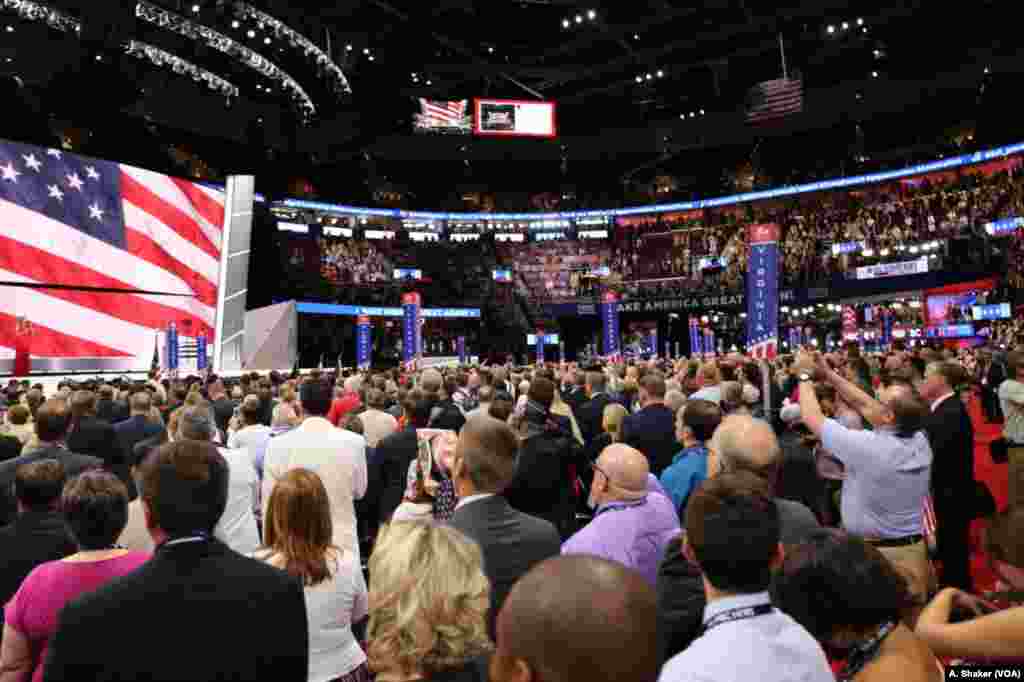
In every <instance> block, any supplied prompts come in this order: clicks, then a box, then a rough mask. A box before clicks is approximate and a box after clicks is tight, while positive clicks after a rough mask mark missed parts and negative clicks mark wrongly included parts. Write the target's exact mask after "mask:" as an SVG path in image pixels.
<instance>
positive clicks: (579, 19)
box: [576, 14, 583, 24]
mask: <svg viewBox="0 0 1024 682" xmlns="http://www.w3.org/2000/svg"><path fill="white" fill-rule="evenodd" d="M576 23H577V24H582V23H583V15H582V14H577V15H576Z"/></svg>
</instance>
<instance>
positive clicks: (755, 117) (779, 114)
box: [747, 78, 804, 123]
mask: <svg viewBox="0 0 1024 682" xmlns="http://www.w3.org/2000/svg"><path fill="white" fill-rule="evenodd" d="M803 108H804V95H803V83H802V82H801V81H799V80H796V79H792V78H779V79H776V80H770V81H764V82H763V83H758V84H757V85H755V86H754V87H753V88H751V89H750V92H749V93H748V95H747V122H749V123H769V122H771V121H776V120H778V119H780V118H783V117H785V116H789V115H790V114H795V113H798V112H800V111H802V110H803Z"/></svg>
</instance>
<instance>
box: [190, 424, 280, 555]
mask: <svg viewBox="0 0 1024 682" xmlns="http://www.w3.org/2000/svg"><path fill="white" fill-rule="evenodd" d="M216 435H217V425H216V424H215V423H214V418H213V412H212V410H211V409H210V407H209V406H208V405H205V404H203V405H195V406H187V407H183V408H182V410H181V413H180V414H179V416H178V433H177V434H176V435H175V436H174V440H176V441H179V440H200V441H207V442H212V441H213V439H214V437H215V436H216ZM217 449H218V450H219V451H220V454H221V455H223V457H224V459H225V460H226V461H227V463H228V502H227V506H226V507H225V508H224V513H223V514H222V515H221V517H220V521H218V522H217V526H216V528H214V529H213V536H214V537H215V538H217V539H218V540H220V541H221V542H223V543H224V544H225V545H227V546H228V547H230V548H231V549H233V550H235V551H236V552H238V553H239V554H246V555H248V554H252V553H253V552H255V551H256V550H257V549H259V546H260V534H259V531H258V530H257V529H256V514H255V512H256V509H257V507H256V493H257V491H258V490H259V481H258V479H257V478H256V467H255V466H253V463H252V459H251V458H250V457H249V452H248V451H247V450H228V449H227V448H222V447H218V448H217Z"/></svg>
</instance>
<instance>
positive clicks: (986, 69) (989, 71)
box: [8, 27, 992, 76]
mask: <svg viewBox="0 0 1024 682" xmlns="http://www.w3.org/2000/svg"><path fill="white" fill-rule="evenodd" d="M8 30H10V27H8ZM990 73H992V70H991V69H990V68H988V67H987V66H986V67H985V75H986V76H987V75H989V74H990Z"/></svg>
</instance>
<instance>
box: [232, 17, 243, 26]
mask: <svg viewBox="0 0 1024 682" xmlns="http://www.w3.org/2000/svg"><path fill="white" fill-rule="evenodd" d="M239 26H241V24H239V23H238V19H235V20H234V21H232V22H231V28H238V27H239Z"/></svg>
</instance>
